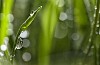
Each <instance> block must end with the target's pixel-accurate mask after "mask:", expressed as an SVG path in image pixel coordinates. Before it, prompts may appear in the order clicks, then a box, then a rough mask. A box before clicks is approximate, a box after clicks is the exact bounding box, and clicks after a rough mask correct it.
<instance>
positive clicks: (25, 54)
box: [22, 52, 31, 61]
mask: <svg viewBox="0 0 100 65" xmlns="http://www.w3.org/2000/svg"><path fill="white" fill-rule="evenodd" d="M22 59H23V60H24V61H30V60H31V54H30V53H29V52H25V53H24V54H23V55H22Z"/></svg>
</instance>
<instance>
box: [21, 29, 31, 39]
mask: <svg viewBox="0 0 100 65" xmlns="http://www.w3.org/2000/svg"><path fill="white" fill-rule="evenodd" d="M28 36H29V32H28V31H27V30H25V31H22V32H21V34H20V37H21V38H27V37H28Z"/></svg>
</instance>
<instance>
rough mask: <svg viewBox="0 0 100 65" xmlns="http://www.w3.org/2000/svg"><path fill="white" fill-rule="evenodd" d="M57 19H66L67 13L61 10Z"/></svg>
mask: <svg viewBox="0 0 100 65" xmlns="http://www.w3.org/2000/svg"><path fill="white" fill-rule="evenodd" d="M59 19H60V20H61V21H64V20H66V19H67V14H66V13H65V12H61V13H60V16H59Z"/></svg>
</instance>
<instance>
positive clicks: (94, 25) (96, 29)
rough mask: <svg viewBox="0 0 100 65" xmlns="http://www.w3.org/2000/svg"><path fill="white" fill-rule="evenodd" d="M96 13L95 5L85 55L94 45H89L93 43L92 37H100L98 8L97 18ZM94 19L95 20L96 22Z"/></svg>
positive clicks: (99, 13)
mask: <svg viewBox="0 0 100 65" xmlns="http://www.w3.org/2000/svg"><path fill="white" fill-rule="evenodd" d="M96 4H97V2H96ZM96 13H97V5H95V7H94V15H93V21H92V27H91V32H90V37H89V46H88V47H87V49H86V50H85V53H87V54H88V53H89V52H90V49H91V48H94V45H93V44H91V43H92V42H93V36H94V35H95V34H96V35H100V8H99V12H98V16H97V14H96ZM96 18H97V20H96ZM92 54H93V53H92ZM89 55H90V54H89Z"/></svg>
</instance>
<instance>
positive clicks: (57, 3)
mask: <svg viewBox="0 0 100 65" xmlns="http://www.w3.org/2000/svg"><path fill="white" fill-rule="evenodd" d="M64 4H65V2H64V0H57V1H56V5H58V7H63V6H64Z"/></svg>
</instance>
